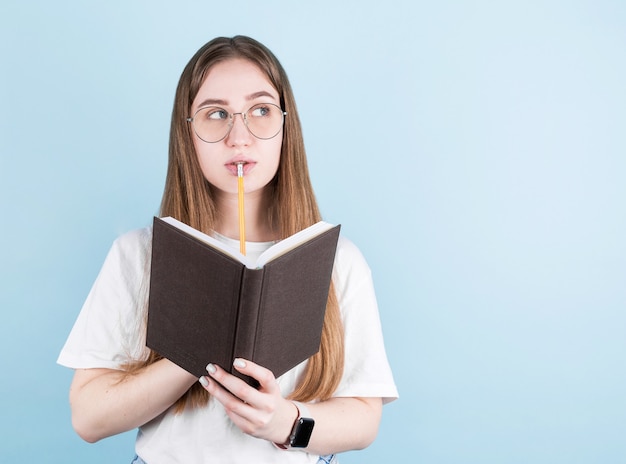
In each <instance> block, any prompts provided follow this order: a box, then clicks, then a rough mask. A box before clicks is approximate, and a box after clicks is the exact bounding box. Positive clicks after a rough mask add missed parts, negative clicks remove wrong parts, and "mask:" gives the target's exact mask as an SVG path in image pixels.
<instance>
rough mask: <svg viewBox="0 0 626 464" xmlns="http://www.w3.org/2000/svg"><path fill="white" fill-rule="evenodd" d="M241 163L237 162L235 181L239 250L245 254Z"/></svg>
mask: <svg viewBox="0 0 626 464" xmlns="http://www.w3.org/2000/svg"><path fill="white" fill-rule="evenodd" d="M243 164H244V163H237V181H238V188H237V191H238V193H239V251H241V254H242V255H245V254H246V220H245V217H244V214H243Z"/></svg>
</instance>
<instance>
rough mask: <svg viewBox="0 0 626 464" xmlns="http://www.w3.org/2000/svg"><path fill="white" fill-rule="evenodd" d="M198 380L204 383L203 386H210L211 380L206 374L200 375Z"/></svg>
mask: <svg viewBox="0 0 626 464" xmlns="http://www.w3.org/2000/svg"><path fill="white" fill-rule="evenodd" d="M198 382H200V383H201V384H202V386H203V387H205V388H206V387H208V386H209V381H208V380H207V378H206V377H204V376H202V377H200V378H199V379H198Z"/></svg>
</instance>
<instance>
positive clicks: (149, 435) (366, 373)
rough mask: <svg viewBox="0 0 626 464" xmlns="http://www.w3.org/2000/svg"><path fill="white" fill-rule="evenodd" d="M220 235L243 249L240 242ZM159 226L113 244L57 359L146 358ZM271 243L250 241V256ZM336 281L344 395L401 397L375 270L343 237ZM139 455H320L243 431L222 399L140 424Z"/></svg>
mask: <svg viewBox="0 0 626 464" xmlns="http://www.w3.org/2000/svg"><path fill="white" fill-rule="evenodd" d="M218 238H219V239H220V240H223V241H225V242H226V243H229V244H231V245H232V246H233V247H234V248H235V249H238V248H239V242H238V241H236V240H230V239H227V238H225V237H221V236H220V237H218ZM151 243H152V229H151V228H144V229H139V230H135V231H132V232H129V233H126V234H124V235H122V236H121V237H119V238H118V239H117V240H116V241H115V242H114V244H113V246H112V248H111V250H110V251H109V254H108V256H107V258H106V260H105V262H104V265H103V267H102V269H101V271H100V274H99V275H98V278H97V279H96V281H95V283H94V285H93V287H92V289H91V291H90V293H89V295H88V297H87V300H86V301H85V304H84V305H83V308H82V310H81V312H80V314H79V316H78V318H77V320H76V323H75V324H74V327H73V329H72V331H71V333H70V335H69V337H68V339H67V341H66V343H65V346H64V347H63V349H62V351H61V353H60V355H59V358H58V361H57V362H58V363H59V364H61V365H63V366H66V367H70V368H73V369H88V368H108V369H119V368H120V366H121V365H122V364H124V363H126V362H128V361H129V360H134V359H141V358H142V357H143V356H145V355H146V354H147V348H146V347H145V316H146V311H147V295H148V287H149V278H150V257H151ZM270 245H271V243H247V244H246V251H247V254H249V255H255V254H260V253H261V252H263V251H264V250H265V249H266V248H268V247H269V246H270ZM333 281H334V283H335V289H336V292H337V295H338V299H339V306H340V310H341V314H342V318H343V323H344V328H345V350H346V351H345V352H346V359H345V368H344V373H343V377H342V379H341V383H340V384H339V387H338V388H337V390H336V391H335V393H334V395H333V396H337V397H354V396H359V397H381V398H383V400H384V402H389V401H392V400H394V399H395V398H397V397H398V392H397V389H396V386H395V383H394V380H393V376H392V373H391V369H390V367H389V363H388V362H387V355H386V353H385V347H384V344H383V336H382V331H381V325H380V319H379V315H378V306H377V303H376V296H375V294H374V287H373V284H372V279H371V272H370V269H369V267H368V265H367V263H366V262H365V260H364V258H363V256H362V255H361V253H360V251H359V250H358V249H357V248H356V246H355V245H354V244H352V242H350V241H349V240H347V239H345V238H343V237H340V238H339V242H338V245H337V253H336V256H335V264H334V269H333ZM305 366H306V361H305V362H304V363H302V364H300V365H299V366H297V367H295V368H294V369H292V370H290V371H289V372H287V373H285V374H284V375H282V376H281V377H279V378H278V382H279V385H280V388H281V392H282V393H283V395H284V396H287V395H288V394H289V393H291V392H292V391H293V390H294V389H295V386H296V384H297V381H298V379H299V376H300V375H301V374H302V373H303V372H304V368H305ZM136 452H137V454H138V455H139V456H140V457H141V458H142V459H143V460H144V461H146V462H147V463H148V464H174V463H181V464H182V463H184V464H196V463H197V464H200V463H210V462H216V463H221V464H223V463H250V462H258V463H264V462H268V463H278V462H281V463H283V462H284V463H315V462H317V458H318V456H314V455H309V454H308V453H305V452H302V451H297V452H287V451H283V450H279V449H277V448H276V447H275V446H274V445H273V444H272V443H270V442H268V441H266V440H261V439H258V438H254V437H251V436H249V435H246V434H244V433H243V432H241V431H240V430H239V429H238V428H237V427H236V426H235V425H234V424H233V423H232V422H231V421H230V419H229V418H228V416H227V415H226V413H225V412H224V410H223V408H222V406H221V404H220V403H219V402H218V401H215V400H214V399H210V400H209V404H208V405H207V406H206V407H201V408H195V409H192V408H187V409H186V410H185V411H184V412H183V413H182V414H175V413H174V412H173V410H172V409H170V410H167V411H165V412H164V413H163V414H161V415H160V416H158V417H156V418H155V419H153V420H152V421H150V422H148V423H147V424H144V425H143V426H141V427H140V428H139V432H138V434H137V441H136Z"/></svg>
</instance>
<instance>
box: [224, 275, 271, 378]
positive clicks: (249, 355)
mask: <svg viewBox="0 0 626 464" xmlns="http://www.w3.org/2000/svg"><path fill="white" fill-rule="evenodd" d="M263 273H264V271H263V269H249V268H244V271H243V273H242V277H241V291H240V296H239V310H238V316H237V328H236V330H235V334H236V335H235V343H234V344H233V361H234V359H235V358H244V359H247V360H250V361H254V348H255V344H256V336H257V332H258V331H257V325H258V321H259V308H260V301H261V290H262V288H263ZM232 373H233V374H234V375H236V376H238V377H240V378H242V379H244V380H246V381H247V382H248V383H251V379H250V378H248V377H246V376H243V375H242V374H239V373H238V372H237V371H236V370H235V369H234V368H232ZM252 383H253V382H252Z"/></svg>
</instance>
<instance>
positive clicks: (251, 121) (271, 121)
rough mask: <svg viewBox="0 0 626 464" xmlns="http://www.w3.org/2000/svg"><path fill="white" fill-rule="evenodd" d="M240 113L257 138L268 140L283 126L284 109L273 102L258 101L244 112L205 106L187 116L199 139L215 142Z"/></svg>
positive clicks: (227, 130)
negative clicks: (231, 111) (191, 115)
mask: <svg viewBox="0 0 626 464" xmlns="http://www.w3.org/2000/svg"><path fill="white" fill-rule="evenodd" d="M238 114H240V115H241V117H242V119H243V122H244V124H245V125H246V127H247V128H248V130H249V131H250V133H251V134H252V135H254V136H255V137H256V138H257V139H262V140H268V139H271V138H274V137H276V136H277V135H278V133H279V132H280V130H281V129H282V127H283V122H284V120H285V115H286V114H287V112H286V111H283V110H282V108H281V107H280V106H278V105H274V104H273V103H259V104H257V105H254V106H253V107H252V108H250V109H248V110H247V111H246V112H244V113H229V112H228V110H225V109H224V108H220V107H219V106H205V107H203V108H200V109H199V110H198V111H196V112H195V113H194V115H193V117H191V118H187V122H190V123H191V124H192V126H193V130H194V132H195V133H196V135H197V136H198V137H199V138H200V140H202V141H204V142H207V143H215V142H219V141H220V140H224V139H225V138H226V136H227V135H228V134H229V133H230V131H231V129H232V128H233V124H234V123H235V116H236V115H238Z"/></svg>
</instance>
